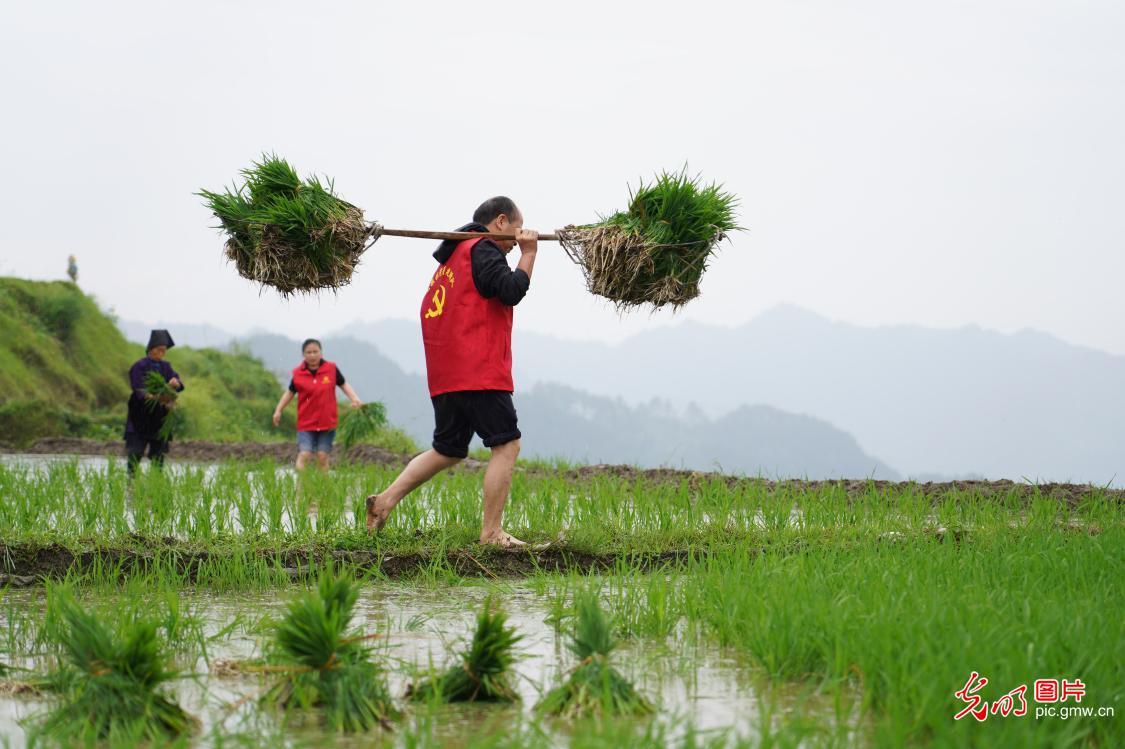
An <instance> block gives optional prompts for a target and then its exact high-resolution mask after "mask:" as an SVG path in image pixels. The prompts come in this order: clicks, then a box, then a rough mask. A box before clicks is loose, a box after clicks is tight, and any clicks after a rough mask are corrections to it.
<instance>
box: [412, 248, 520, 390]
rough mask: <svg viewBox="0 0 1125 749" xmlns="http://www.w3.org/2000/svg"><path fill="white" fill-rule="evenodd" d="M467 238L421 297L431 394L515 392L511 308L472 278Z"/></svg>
mask: <svg viewBox="0 0 1125 749" xmlns="http://www.w3.org/2000/svg"><path fill="white" fill-rule="evenodd" d="M479 241H480V239H466V240H465V241H464V242H461V243H460V244H459V245H457V247H456V248H455V249H454V250H453V254H452V255H450V256H449V260H447V261H446V262H445V264H444V265H441V266H439V267H438V269H437V272H436V273H434V277H433V279H432V280H431V281H430V288H429V289H427V290H426V294H425V296H424V297H423V298H422V310H421V313H420V314H421V317H422V342H423V343H424V344H425V347H426V378H427V380H428V381H429V385H430V397H433V396H435V395H441V394H442V393H452V392H457V391H461V390H503V391H505V392H508V393H510V392H512V391H513V390H514V389H515V388H514V387H513V386H512V308H511V307H509V306H508V305H506V304H504V303H503V302H501V301H500V300H499V299H497V298H495V297H493V298H492V299H485V298H484V297H483V296H481V295H480V292H479V291H477V286H476V283H474V282H473V260H472V251H473V247H474V246H475V245H476V243H477V242H479Z"/></svg>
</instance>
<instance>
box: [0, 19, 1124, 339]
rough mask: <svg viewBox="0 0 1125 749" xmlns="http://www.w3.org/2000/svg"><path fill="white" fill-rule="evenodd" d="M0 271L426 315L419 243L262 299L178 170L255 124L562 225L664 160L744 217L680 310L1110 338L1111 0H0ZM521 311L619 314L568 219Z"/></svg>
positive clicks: (1115, 52) (394, 209) (289, 306)
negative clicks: (773, 312)
mask: <svg viewBox="0 0 1125 749" xmlns="http://www.w3.org/2000/svg"><path fill="white" fill-rule="evenodd" d="M0 14H2V15H0V86H2V88H0V108H2V113H0V128H2V130H0V134H2V137H0V163H2V164H3V180H0V205H2V206H3V221H0V274H15V275H20V276H26V277H32V278H60V277H63V273H64V270H65V265H66V256H67V254H68V253H70V252H74V253H75V254H76V255H77V256H78V261H79V266H80V283H81V285H82V286H83V287H84V288H86V289H87V290H88V291H91V292H93V293H94V294H95V295H96V296H97V297H98V299H99V300H101V301H102V303H103V304H104V305H106V306H111V307H113V308H114V309H115V310H116V312H117V313H118V314H119V315H120V316H122V317H125V318H133V319H139V320H145V319H155V318H161V319H164V320H182V321H191V322H209V323H212V324H214V325H217V326H220V327H222V328H225V329H228V330H231V331H233V332H241V331H245V330H247V329H249V328H251V327H264V328H268V329H271V330H275V331H278V332H281V333H285V334H288V335H291V336H294V337H303V336H305V335H316V334H323V333H324V332H327V331H331V330H334V329H336V328H338V327H340V326H341V325H343V324H345V323H346V322H348V321H351V320H357V319H377V318H386V317H399V318H405V317H413V316H414V315H416V314H417V309H418V304H419V301H420V299H421V295H422V293H423V290H424V288H425V285H426V283H427V281H428V277H429V274H430V272H431V271H432V267H433V261H432V260H431V259H430V257H429V252H430V251H431V250H432V244H431V243H430V242H428V241H424V240H408V239H395V238H384V239H382V240H380V242H379V243H378V244H377V245H375V247H374V249H373V250H372V251H371V252H370V253H369V254H368V255H367V256H366V257H365V259H364V262H363V264H362V265H361V266H360V269H359V272H358V275H357V276H356V279H355V282H354V283H353V284H352V285H351V286H349V287H347V288H345V289H344V290H342V291H341V292H340V293H339V295H338V296H333V295H331V294H328V295H325V296H323V297H321V298H319V299H316V298H311V299H310V298H297V299H294V300H291V301H288V302H283V301H280V300H279V299H278V298H277V296H276V295H275V294H274V293H272V292H270V291H266V292H262V293H259V289H258V288H257V287H256V286H254V285H253V284H251V283H250V282H247V281H244V280H243V279H241V278H240V277H239V276H238V275H237V274H236V273H235V271H234V269H233V267H232V266H229V265H227V264H226V263H225V261H224V260H223V257H222V252H221V247H222V240H221V238H220V236H219V235H218V233H217V232H215V231H214V230H213V229H211V228H209V227H211V226H212V225H213V223H214V222H213V219H212V218H211V217H210V216H209V214H208V213H207V211H206V210H205V209H204V208H203V206H202V205H201V204H200V201H199V200H198V198H196V197H195V196H193V195H192V193H193V192H194V191H195V190H197V189H199V188H200V187H202V186H207V187H211V188H216V187H219V186H221V185H224V184H227V183H230V182H231V181H232V180H233V178H234V176H235V175H236V173H237V170H238V169H239V168H241V167H243V166H245V165H246V164H247V163H248V162H249V161H250V160H251V159H253V158H255V157H256V156H257V155H258V154H260V153H261V152H262V151H263V150H275V151H277V152H278V153H279V154H281V155H283V156H284V157H286V158H287V159H289V160H290V161H291V162H292V163H293V164H294V165H295V166H296V167H297V168H298V170H299V171H302V172H310V171H315V172H318V173H323V174H327V175H330V176H332V177H333V178H334V179H335V181H336V187H337V189H338V191H339V192H340V193H341V194H342V195H343V196H344V197H345V198H347V199H348V200H350V201H352V202H354V203H356V204H358V205H360V206H361V207H363V208H364V209H365V211H366V212H367V214H368V216H369V217H370V218H373V219H377V220H379V221H381V222H383V223H384V224H386V225H388V226H399V227H406V228H452V227H454V226H456V225H457V224H459V223H461V222H462V221H464V220H466V219H467V218H468V216H469V215H470V214H471V212H472V209H473V208H474V207H475V206H476V205H477V203H479V202H480V201H481V200H482V199H483V198H485V197H488V196H490V195H493V194H496V193H504V194H508V195H510V196H512V197H513V198H515V199H516V201H517V202H518V203H519V204H520V205H521V206H522V207H523V210H524V214H525V216H526V219H527V222H528V225H529V226H533V227H536V228H539V229H541V230H550V229H553V228H555V227H557V226H561V225H564V224H566V223H571V222H583V221H588V220H591V219H594V218H595V217H596V214H597V213H598V212H608V211H612V210H616V209H617V208H619V207H623V205H624V203H625V199H626V195H627V186H628V185H629V184H632V183H635V182H636V181H637V179H638V178H639V177H642V176H649V175H651V173H652V172H654V171H656V170H659V169H675V168H678V167H679V166H680V165H682V164H684V163H685V162H686V163H688V164H689V165H690V168H691V169H692V170H693V171H699V172H702V173H703V174H704V175H705V176H706V177H708V178H712V179H715V180H718V181H721V182H724V183H725V184H726V185H727V187H728V188H729V189H731V190H732V191H734V192H736V193H737V194H739V195H740V196H741V198H742V201H743V205H744V208H743V213H742V216H743V223H744V224H745V225H746V226H747V227H749V229H750V230H749V231H748V232H746V233H744V234H740V235H737V236H736V237H735V238H734V240H733V242H731V243H730V244H729V245H728V246H727V247H726V248H725V249H724V250H723V251H722V253H721V254H720V256H719V257H718V258H717V260H716V261H715V263H714V265H713V266H712V268H711V270H710V271H709V273H708V275H707V276H706V279H705V282H704V287H703V296H702V298H700V299H698V300H696V301H695V302H693V303H692V304H691V305H689V306H688V307H687V308H685V309H684V310H683V311H682V312H681V313H680V315H681V316H682V317H685V318H690V319H695V320H700V321H706V322H712V323H720V324H737V323H740V322H743V321H745V320H747V319H749V318H750V317H753V316H754V315H755V314H757V313H758V312H761V311H762V310H764V309H767V308H769V307H771V306H773V305H775V304H778V303H782V302H791V303H795V304H798V305H801V306H804V307H807V308H809V309H812V310H815V311H817V312H820V313H822V314H824V315H827V316H829V317H833V318H837V319H842V320H847V321H850V322H856V323H861V324H883V323H919V324H924V325H931V326H942V327H945V326H957V325H963V324H966V323H978V324H980V325H982V326H984V327H988V328H995V329H1000V330H1005V331H1012V330H1017V329H1021V328H1025V327H1033V328H1038V329H1041V330H1045V331H1047V332H1050V333H1053V334H1055V335H1057V336H1059V337H1061V338H1064V339H1066V340H1069V341H1073V342H1077V343H1082V344H1087V345H1090V346H1095V347H1098V348H1101V349H1105V350H1108V351H1112V352H1115V353H1125V294H1123V293H1122V288H1123V281H1125V239H1123V237H1125V138H1123V137H1122V134H1123V133H1125V44H1123V43H1122V40H1123V39H1125V3H1122V2H1120V1H1119V0H1118V1H1110V0H1106V1H1104V2H1080V1H1078V0H1065V1H1064V0H1060V1H1058V2H1042V1H1038V0H1018V1H1012V2H987V1H983V2H982V1H980V0H977V1H976V2H908V1H906V0H892V1H888V2H874V1H872V2H848V3H841V2H833V1H831V0H821V1H813V0H809V1H806V2H742V3H732V2H706V1H702V0H696V1H695V2H690V3H684V2H682V0H681V1H680V2H674V3H664V2H652V1H651V0H650V1H647V2H635V3H609V2H604V0H603V1H602V2H584V1H583V2H579V1H575V0H572V1H570V2H566V3H552V4H550V5H547V4H539V3H529V2H511V3H491V4H490V3H465V2H457V3H454V2H449V3H425V2H412V3H402V2H398V3H377V2H366V3H309V2H300V3H289V2H285V3H282V2H224V3H218V2H190V3H168V2H153V1H152V0H147V1H146V2H136V3H77V2H73V3H63V2H58V3H51V2H42V3H7V4H5V5H4V7H3V9H2V10H0ZM517 318H518V322H517V324H518V325H520V326H522V327H525V328H528V329H534V330H540V331H544V332H550V333H553V334H555V335H560V336H566V337H596V338H602V339H618V338H621V337H623V336H624V335H626V334H628V333H631V332H635V331H637V330H639V329H641V328H643V327H645V326H652V325H661V324H666V323H667V322H669V321H670V320H673V319H674V318H673V317H672V316H671V315H670V314H664V313H661V314H658V315H653V316H650V315H648V314H647V313H633V314H632V315H629V316H627V317H624V318H622V317H619V316H618V315H617V313H616V312H615V311H614V310H613V308H612V307H611V306H610V305H608V304H607V303H605V302H603V301H601V300H599V299H597V298H595V297H591V296H589V295H588V294H587V293H586V292H585V290H584V288H583V286H582V282H581V277H580V275H579V273H578V271H577V269H576V268H575V267H573V266H572V265H571V264H570V263H569V261H567V260H566V259H565V257H564V256H563V255H562V253H561V251H560V250H559V249H558V247H557V246H555V245H546V246H545V247H544V250H543V252H541V253H540V258H539V261H538V265H537V266H536V271H535V277H534V280H533V282H532V294H531V296H529V297H528V299H527V300H526V302H525V303H524V304H523V305H521V306H520V309H519V311H518V315H517Z"/></svg>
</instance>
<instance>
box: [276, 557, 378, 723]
mask: <svg viewBox="0 0 1125 749" xmlns="http://www.w3.org/2000/svg"><path fill="white" fill-rule="evenodd" d="M358 596H359V586H358V585H356V584H355V583H354V582H352V581H350V580H347V579H345V578H343V577H338V576H336V575H333V574H330V573H323V574H321V576H320V579H319V581H318V584H317V590H316V591H315V592H312V593H307V594H305V595H302V596H300V597H298V598H297V599H296V600H294V601H293V602H292V603H291V604H290V605H289V609H288V611H287V613H286V615H285V617H284V618H283V619H282V620H281V621H280V622H279V623H278V624H277V630H276V640H275V644H274V645H275V647H274V652H273V653H272V657H271V660H272V661H273V662H274V663H275V664H277V667H275V668H271V669H270V671H272V672H276V673H278V674H279V677H278V679H279V680H278V682H277V683H276V684H275V685H273V687H271V688H270V689H269V691H268V692H267V693H266V694H265V696H264V698H263V699H265V700H266V701H268V702H272V703H274V704H277V705H280V706H281V707H285V708H295V707H296V708H319V709H320V710H321V711H322V712H323V714H324V717H325V719H326V720H327V722H328V723H329V724H330V725H331V726H332V727H333V728H334V729H335V730H337V731H366V730H368V729H370V728H372V727H374V726H375V725H382V726H384V727H386V728H389V727H390V720H391V719H393V718H396V717H397V716H398V712H397V711H396V710H395V708H394V705H393V703H392V700H391V697H390V694H389V692H388V691H387V687H386V684H385V682H384V677H383V673H382V671H381V669H380V668H379V667H378V666H377V665H376V664H375V663H374V662H373V661H372V660H371V649H370V648H369V647H367V646H366V645H365V644H364V643H365V641H366V640H369V639H371V638H372V637H374V636H375V635H362V634H359V633H356V632H351V631H349V627H350V625H351V620H352V615H353V613H354V611H355V604H356V599H357V598H358Z"/></svg>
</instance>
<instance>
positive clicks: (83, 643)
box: [40, 588, 197, 742]
mask: <svg viewBox="0 0 1125 749" xmlns="http://www.w3.org/2000/svg"><path fill="white" fill-rule="evenodd" d="M51 593H52V595H51V601H50V603H51V605H52V608H53V609H54V612H53V613H54V618H53V620H52V622H53V623H52V624H50V625H49V627H50V633H51V636H52V637H53V638H54V639H55V640H56V641H57V644H58V645H59V647H60V648H61V650H62V654H63V657H64V663H63V665H62V666H61V667H60V668H59V669H58V670H57V671H56V672H55V673H54V674H53V675H52V682H53V683H54V685H55V688H56V689H57V690H58V691H59V692H60V700H59V701H58V703H57V704H56V705H54V706H53V707H52V708H51V709H50V710H49V712H48V713H47V714H46V717H45V719H44V720H43V722H42V725H41V726H40V728H41V729H42V730H43V731H44V732H45V733H46V734H49V735H52V736H75V737H81V738H83V739H87V740H89V739H111V740H112V739H115V738H116V739H120V738H124V737H141V738H143V739H145V740H149V741H154V742H157V741H163V740H165V739H168V738H170V737H177V736H182V735H185V734H188V733H191V732H192V731H194V730H195V728H196V727H197V723H196V720H195V719H194V718H193V717H192V716H191V715H189V714H188V713H187V712H186V711H185V710H184V709H183V708H182V707H180V706H179V704H177V703H176V701H175V700H174V698H172V697H170V696H169V695H168V694H167V692H166V686H167V685H168V683H169V682H171V681H172V680H174V679H176V678H178V677H179V674H178V672H177V671H176V670H175V669H174V668H172V667H171V666H170V665H169V664H170V658H169V657H168V654H167V653H166V652H165V645H164V644H163V643H162V642H161V641H160V639H159V637H158V632H157V630H158V628H159V625H158V623H157V621H156V620H155V619H151V618H146V617H142V616H136V617H133V618H129V619H123V620H121V621H120V622H119V623H118V625H117V627H116V628H115V629H113V628H111V627H110V626H108V625H107V624H106V623H105V622H103V621H102V620H101V619H100V618H99V617H98V616H96V615H95V614H93V613H91V612H89V611H86V610H85V609H83V608H82V607H81V606H80V605H78V603H76V602H75V601H74V599H73V598H72V597H71V596H70V595H69V593H67V592H66V591H65V590H64V589H59V588H56V589H53V590H51ZM49 619H51V617H50V616H49Z"/></svg>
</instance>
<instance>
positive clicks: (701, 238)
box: [558, 171, 739, 309]
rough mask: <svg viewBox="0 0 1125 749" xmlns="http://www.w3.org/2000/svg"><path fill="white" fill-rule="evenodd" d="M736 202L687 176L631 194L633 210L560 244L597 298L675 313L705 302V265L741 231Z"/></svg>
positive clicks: (578, 230) (667, 177) (563, 236)
mask: <svg viewBox="0 0 1125 749" xmlns="http://www.w3.org/2000/svg"><path fill="white" fill-rule="evenodd" d="M737 204H738V200H737V198H735V196H734V195H731V194H730V193H727V192H723V190H722V188H721V186H719V185H716V184H711V185H707V186H704V185H702V184H701V183H700V180H699V178H698V177H694V178H693V177H688V175H687V173H686V172H683V171H681V172H679V173H673V174H670V173H667V172H665V173H663V174H661V175H660V176H659V177H658V178H657V179H656V181H655V182H654V183H653V184H651V185H645V184H644V183H643V182H642V183H641V185H640V186H639V187H638V188H637V190H636V192H632V193H631V195H630V199H629V207H628V209H627V210H625V211H621V212H618V213H615V214H613V215H612V216H609V217H608V218H605V219H603V220H602V221H600V222H598V223H596V224H590V225H586V226H568V227H566V228H565V229H560V230H559V232H558V234H559V241H560V242H561V243H562V246H563V249H564V250H566V252H567V254H568V255H569V256H570V258H571V260H573V261H574V262H576V263H577V264H578V265H579V266H580V267H581V268H582V271H583V273H584V274H585V276H586V286H587V288H588V289H589V290H590V292H591V293H593V294H597V295H599V296H603V297H605V298H607V299H610V300H612V301H613V302H614V303H615V304H616V305H617V306H618V308H619V309H625V308H629V307H634V306H637V305H641V304H651V305H652V306H653V307H656V308H660V307H663V306H664V305H666V304H671V305H672V306H673V307H674V308H678V307H680V306H681V305H683V304H685V303H687V302H689V301H691V300H692V299H694V298H695V297H697V296H699V282H700V279H701V278H702V276H703V272H704V271H705V270H706V269H707V262H708V261H709V260H710V259H711V256H712V255H713V254H714V253H715V250H716V248H717V246H718V244H719V242H721V241H722V240H723V239H724V238H725V237H726V235H727V232H730V231H735V230H737V229H739V227H738V225H737V224H736V223H735V207H736V206H737Z"/></svg>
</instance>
